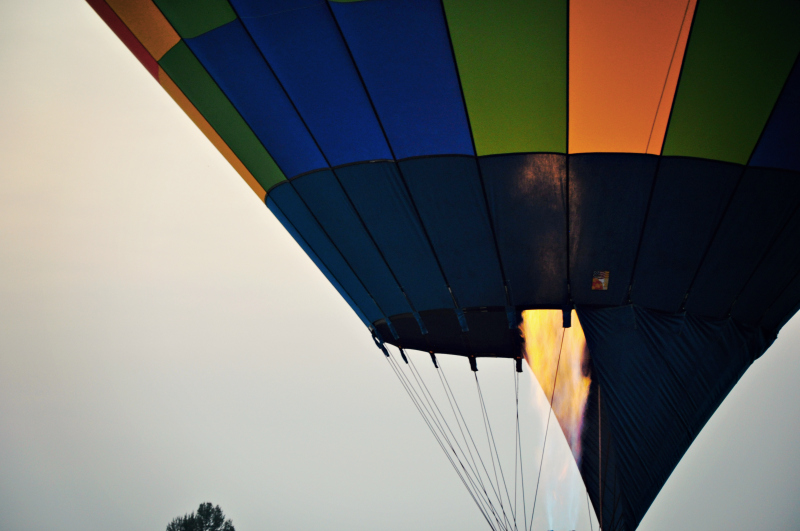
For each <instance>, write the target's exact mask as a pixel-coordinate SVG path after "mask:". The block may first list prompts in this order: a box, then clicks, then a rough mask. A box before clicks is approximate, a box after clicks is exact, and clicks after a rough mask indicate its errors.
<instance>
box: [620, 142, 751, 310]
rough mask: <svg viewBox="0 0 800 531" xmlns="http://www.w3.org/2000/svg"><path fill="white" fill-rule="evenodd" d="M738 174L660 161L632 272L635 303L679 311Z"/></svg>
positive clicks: (722, 166) (728, 168)
mask: <svg viewBox="0 0 800 531" xmlns="http://www.w3.org/2000/svg"><path fill="white" fill-rule="evenodd" d="M741 174H742V167H741V166H739V165H738V164H732V163H727V162H715V161H710V160H703V159H690V158H680V157H664V158H662V159H661V163H660V164H659V167H658V175H657V176H656V183H655V189H654V190H653V199H652V201H651V204H650V212H649V213H648V216H647V221H646V224H645V228H644V236H643V238H642V247H641V249H640V251H639V259H638V261H637V264H636V271H635V272H634V279H633V287H632V289H631V299H632V300H633V302H635V303H636V304H640V305H643V306H646V307H648V308H653V309H657V310H662V311H665V312H677V311H678V310H679V309H680V307H681V304H683V298H684V296H685V295H686V291H687V290H688V289H689V285H690V284H691V282H692V279H693V278H694V275H695V273H696V272H697V268H698V267H700V261H701V260H702V259H703V254H704V253H705V250H706V248H707V247H708V243H709V241H711V237H712V236H713V234H714V230H715V229H716V227H717V225H719V220H720V218H721V217H722V214H723V213H724V212H725V207H726V205H727V204H728V200H729V199H730V196H731V194H732V193H733V189H734V188H735V186H736V183H737V181H738V180H739V177H740V176H741ZM612 281H613V279H612Z"/></svg>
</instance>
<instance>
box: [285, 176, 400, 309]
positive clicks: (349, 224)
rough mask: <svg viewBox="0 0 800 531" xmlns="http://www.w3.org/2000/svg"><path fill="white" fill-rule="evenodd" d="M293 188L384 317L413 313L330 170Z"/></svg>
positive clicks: (301, 180)
mask: <svg viewBox="0 0 800 531" xmlns="http://www.w3.org/2000/svg"><path fill="white" fill-rule="evenodd" d="M292 185H293V186H294V188H295V190H296V191H297V193H298V194H300V196H301V197H302V198H303V201H304V202H305V204H306V205H307V206H308V208H309V209H311V211H312V212H313V213H314V216H315V217H316V218H317V220H318V221H319V222H320V223H321V224H322V225H323V226H324V227H325V232H327V233H328V236H329V237H330V238H331V241H332V242H333V244H334V245H335V246H336V248H337V249H338V250H339V252H341V253H342V256H343V257H344V258H345V260H347V263H348V264H350V267H351V268H352V270H353V271H354V272H355V274H356V275H357V276H358V278H359V279H360V280H361V282H362V283H363V284H364V286H365V287H366V289H367V290H368V291H369V293H370V294H371V295H372V297H373V298H374V299H375V301H376V303H377V305H378V307H379V308H380V309H381V310H382V313H383V314H384V315H397V314H401V313H410V312H411V307H410V306H409V305H408V302H407V301H406V299H405V297H404V296H403V293H402V292H401V291H400V287H399V286H398V285H397V282H396V281H395V280H394V278H393V277H392V273H391V271H390V270H389V267H388V266H387V265H386V262H385V261H384V260H383V257H382V256H381V255H380V253H379V252H378V249H377V248H376V247H375V244H374V243H373V241H372V240H371V239H370V237H369V234H368V233H367V231H366V229H364V226H363V224H362V223H361V220H360V219H359V217H358V214H357V213H356V211H355V210H354V209H353V206H352V204H351V203H350V200H349V199H348V198H347V195H346V194H345V193H344V190H342V187H341V185H340V184H339V182H338V181H337V180H336V176H335V175H334V174H333V172H332V171H330V170H325V171H321V172H314V173H309V174H307V175H303V176H302V177H298V178H297V179H295V180H293V181H292Z"/></svg>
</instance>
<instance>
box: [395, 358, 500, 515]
mask: <svg viewBox="0 0 800 531" xmlns="http://www.w3.org/2000/svg"><path fill="white" fill-rule="evenodd" d="M386 360H387V362H388V363H389V366H390V367H391V368H392V371H393V372H394V373H395V376H397V379H398V380H399V381H400V384H401V385H402V386H403V389H405V391H406V394H408V397H409V398H410V399H411V402H412V403H413V404H414V407H416V408H417V411H419V413H420V416H422V420H423V421H424V422H425V424H426V425H427V426H428V429H429V430H430V431H431V434H433V437H434V439H435V440H436V442H437V444H438V445H439V447H440V448H441V449H442V451H443V452H444V454H445V457H447V460H448V461H449V462H450V464H451V466H452V467H453V469H454V470H455V472H456V474H457V475H458V477H459V479H460V480H461V482H462V484H463V485H464V487H465V488H466V489H467V492H469V494H470V496H471V497H472V499H473V501H474V502H475V504H476V505H477V506H478V509H479V510H480V511H481V514H483V517H484V518H485V519H486V521H487V523H488V524H489V527H490V528H491V529H492V530H496V529H498V528H497V527H495V526H494V525H493V523H492V521H491V520H490V519H489V516H488V515H487V513H486V510H485V509H484V507H483V505H482V504H481V503H480V502H479V501H478V499H477V498H476V497H475V494H474V492H473V489H472V488H470V485H469V482H468V481H467V480H465V479H464V475H462V473H461V471H460V470H459V466H458V465H456V463H455V461H454V460H453V457H452V456H451V454H450V452H448V450H447V447H446V445H445V443H444V442H443V441H442V437H441V436H440V434H441V431H437V428H439V430H440V429H441V426H439V425H438V424H437V422H436V420H435V419H433V418H432V415H430V412H429V411H427V409H426V408H425V404H424V403H423V402H422V399H421V398H420V396H419V393H418V392H417V390H416V389H415V388H414V386H413V384H412V383H411V381H410V380H409V379H408V377H407V376H406V375H405V373H404V372H403V371H402V369H401V367H400V366H399V365H398V363H397V361H396V360H395V359H394V358H393V357H392V356H391V354H390V355H389V356H387V357H386ZM429 415H430V416H429ZM451 450H452V447H451ZM459 464H461V463H459ZM461 468H462V470H464V467H463V464H461Z"/></svg>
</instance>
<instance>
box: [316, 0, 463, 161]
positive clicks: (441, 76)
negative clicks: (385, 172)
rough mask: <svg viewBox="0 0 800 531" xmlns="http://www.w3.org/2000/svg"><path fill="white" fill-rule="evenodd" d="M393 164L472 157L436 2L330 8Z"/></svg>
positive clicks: (397, 0)
mask: <svg viewBox="0 0 800 531" xmlns="http://www.w3.org/2000/svg"><path fill="white" fill-rule="evenodd" d="M331 8H332V9H333V12H334V14H335V16H336V20H337V21H338V23H339V26H340V27H341V30H342V33H343V34H344V37H345V39H346V41H347V44H348V46H349V48H350V51H351V52H352V55H353V57H354V59H355V62H356V64H357V66H358V70H359V72H360V73H361V76H362V77H363V79H364V82H365V83H366V86H367V90H368V92H369V95H370V96H371V98H372V102H373V103H374V105H375V108H376V110H377V113H378V116H379V117H380V121H381V123H382V124H383V128H384V130H385V131H386V135H387V137H388V139H389V144H390V145H391V147H392V149H393V151H394V155H395V157H394V158H395V159H404V158H407V157H415V156H420V155H472V154H473V150H472V139H471V137H470V132H469V126H468V124H467V116H466V113H465V112H464V102H463V100H462V99H461V89H460V86H459V81H458V75H457V73H456V68H455V64H454V62H453V56H452V52H451V50H450V41H449V38H448V34H447V26H446V23H445V20H444V13H443V12H442V7H441V4H440V3H439V1H438V0H383V1H381V2H355V3H349V4H331Z"/></svg>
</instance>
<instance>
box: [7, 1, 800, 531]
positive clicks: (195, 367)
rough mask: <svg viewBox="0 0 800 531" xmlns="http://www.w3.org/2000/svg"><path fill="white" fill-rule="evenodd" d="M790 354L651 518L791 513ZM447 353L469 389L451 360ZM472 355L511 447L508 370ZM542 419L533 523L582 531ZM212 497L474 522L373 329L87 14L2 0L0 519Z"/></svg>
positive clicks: (304, 510)
mask: <svg viewBox="0 0 800 531" xmlns="http://www.w3.org/2000/svg"><path fill="white" fill-rule="evenodd" d="M798 350H800V320H798V319H794V320H792V321H790V323H789V324H788V325H787V326H786V327H785V328H784V329H783V330H782V331H781V334H780V336H779V338H778V340H777V341H776V342H775V344H774V345H773V347H772V348H771V349H770V350H769V351H768V352H767V353H766V354H765V355H764V356H763V357H762V358H761V359H759V360H758V361H757V362H756V363H755V364H754V365H753V367H751V369H750V370H749V371H748V372H747V373H746V374H745V376H744V377H743V378H742V380H741V381H740V383H739V384H738V385H737V386H736V388H734V390H733V391H732V392H731V394H730V395H729V396H728V398H727V399H726V400H725V402H724V403H723V404H722V406H721V407H720V408H719V410H718V411H717V412H716V413H715V415H714V416H713V417H712V418H711V420H710V421H709V422H708V424H707V426H706V427H705V429H704V430H703V431H702V432H701V433H700V435H699V436H698V438H697V440H696V441H695V443H694V445H693V446H692V447H691V448H690V449H689V451H688V452H687V454H686V455H685V457H684V458H683V460H682V461H681V463H680V464H679V465H678V467H677V468H676V470H675V472H674V473H673V474H672V476H671V477H670V479H669V481H668V482H667V484H666V485H665V487H664V489H663V490H662V491H661V493H660V494H659V496H658V497H657V498H656V500H655V502H654V504H653V506H652V507H651V508H650V511H649V512H648V513H647V515H646V516H645V518H644V520H643V522H642V524H641V526H640V529H642V530H645V531H656V530H667V529H689V530H693V529H697V530H700V529H702V530H709V529H712V530H714V529H725V530H737V529H742V530H743V529H754V528H762V529H767V528H769V529H797V528H800V458H798V456H797V451H796V448H797V440H798V438H799V437H798V436H800V386H798V385H797V381H798V379H799V378H800V353H799V352H798ZM412 355H413V356H414V358H413V359H415V360H416V361H417V363H418V366H419V367H420V370H421V372H422V373H423V376H424V377H426V378H428V377H430V378H435V373H433V369H432V366H431V365H430V360H429V359H428V358H427V355H424V356H423V355H422V354H419V353H417V354H412ZM440 360H441V362H442V365H443V367H444V368H445V369H446V371H447V374H448V376H449V377H451V378H452V383H453V385H454V389H455V391H456V393H457V394H458V396H462V397H463V398H464V403H465V404H467V403H468V402H469V400H470V399H472V398H474V396H473V395H471V394H470V393H474V388H471V387H470V385H474V382H472V380H471V378H472V373H471V372H470V371H469V368H468V364H467V362H466V360H463V359H461V358H454V357H448V356H440ZM480 369H481V370H480V372H479V376H480V378H481V385H482V386H484V392H485V393H486V396H487V403H488V405H487V407H489V408H490V409H491V412H492V414H493V416H492V418H493V419H497V424H496V427H497V428H498V433H500V432H502V434H500V435H499V443H500V444H501V446H502V445H503V443H504V442H507V440H506V439H504V437H505V435H507V434H508V433H511V434H512V435H513V429H512V430H511V431H509V430H508V429H505V428H509V427H510V426H511V425H510V421H509V418H510V414H511V413H510V412H511V409H510V408H509V407H508V405H509V404H512V402H511V400H513V383H512V380H511V374H512V372H511V371H512V369H511V368H510V362H509V361H508V360H490V361H484V360H481V365H480ZM522 382H523V385H522V389H521V395H520V396H521V406H520V407H521V413H520V414H521V415H522V417H523V422H524V423H525V427H524V430H525V431H524V434H525V441H529V442H526V443H524V458H525V459H527V463H528V466H529V467H535V466H536V465H537V464H538V463H537V460H538V456H539V455H541V451H542V446H541V444H542V443H541V440H542V439H541V437H542V433H543V428H544V425H545V418H544V415H545V412H546V407H545V406H543V400H545V399H544V397H543V395H542V394H541V391H540V390H539V389H538V387H536V386H534V385H531V382H530V379H529V374H528V373H527V372H526V374H525V378H523V379H522ZM509 393H510V394H509ZM493 422H494V420H493ZM551 428H552V426H551ZM552 433H553V432H551V438H550V439H548V443H547V444H548V446H547V448H546V452H545V464H544V467H543V473H542V486H541V487H540V489H541V490H540V493H539V496H540V497H541V498H540V499H542V500H543V501H542V505H541V507H542V509H541V510H539V509H537V511H538V512H537V515H536V518H535V522H534V524H535V525H534V528H535V529H547V528H555V529H568V528H569V529H571V528H573V527H574V528H575V529H587V528H589V526H590V525H592V526H594V529H596V520H595V519H594V517H593V516H592V517H591V518H592V523H591V524H590V523H589V518H590V516H589V513H588V511H587V509H586V505H585V494H583V491H582V489H583V487H582V485H581V484H580V480H579V477H578V476H577V469H576V468H575V465H574V462H570V461H569V449H568V447H567V446H566V441H565V440H564V438H563V436H561V434H560V431H559V430H555V435H553V434H552ZM504 434H505V435H504ZM506 446H508V445H507V444H506ZM510 449H511V450H510V451H511V454H512V455H513V443H512V446H511V447H510ZM505 455H508V454H505ZM526 488H527V487H526ZM528 494H530V491H529V492H528ZM582 496H583V497H582ZM205 501H211V502H213V503H215V504H220V505H221V507H222V508H223V510H224V511H225V512H226V514H227V515H228V516H229V517H231V518H232V519H233V521H234V524H235V525H236V528H237V530H239V531H247V530H256V529H257V530H271V529H276V530H277V529H280V530H294V529H298V530H299V529H320V530H345V529H346V530H354V531H355V530H375V529H381V530H411V529H414V530H450V529H452V530H456V529H458V530H472V529H475V530H477V529H486V528H487V526H486V523H485V521H483V519H482V517H481V515H480V513H479V512H478V511H477V509H476V508H475V506H474V504H473V502H472V500H471V499H470V498H469V496H468V494H467V492H466V491H465V489H464V488H463V487H462V485H461V484H460V482H459V480H458V478H457V476H456V475H455V474H454V473H453V471H452V469H451V468H450V465H449V464H448V462H447V460H446V459H445V458H444V456H443V455H442V453H441V450H440V449H439V448H438V446H437V445H436V443H435V441H434V440H433V438H432V437H431V435H430V433H429V432H428V431H427V428H426V427H425V424H424V423H423V422H422V420H421V419H420V418H419V415H418V413H417V412H416V410H415V409H414V407H413V406H412V404H411V403H410V401H409V399H408V397H407V396H406V395H405V393H404V391H403V389H402V387H401V386H400V384H399V383H398V381H397V380H396V379H395V376H394V373H393V372H392V371H391V370H390V368H389V366H388V365H387V363H386V361H385V359H384V357H383V356H382V355H381V354H380V352H379V351H378V350H377V349H376V348H375V346H374V345H373V343H372V340H371V338H370V336H369V334H368V332H367V330H366V329H365V328H364V326H363V324H362V323H361V322H360V321H359V320H358V318H357V317H356V316H355V314H354V313H353V312H352V311H351V310H350V308H349V307H348V306H347V304H346V303H345V302H344V301H343V300H342V299H341V297H340V296H339V295H338V293H337V292H336V290H335V289H334V288H333V287H332V286H331V285H330V284H329V283H328V282H327V280H326V279H325V278H324V277H323V275H322V274H321V273H320V272H319V271H318V270H317V269H316V267H315V266H314V265H313V263H312V262H311V261H310V260H309V259H308V258H307V257H306V255H305V254H304V253H303V251H302V250H301V249H300V248H299V246H298V245H297V244H296V243H295V242H294V241H293V240H292V239H291V237H290V236H289V235H288V234H287V233H286V232H285V231H284V229H283V228H282V227H281V226H280V224H279V223H278V222H277V221H276V220H275V218H274V217H273V216H272V214H271V213H270V212H269V211H268V210H267V209H266V207H265V206H264V205H263V203H261V202H260V200H259V199H258V198H257V197H256V196H255V195H254V194H253V193H252V192H251V191H250V189H249V188H248V187H247V186H246V185H245V183H244V182H243V181H242V180H241V178H239V176H238V175H237V174H236V173H235V172H234V171H233V170H232V169H231V168H230V167H229V166H228V164H227V162H226V161H225V160H224V159H223V158H222V156H221V155H220V154H219V153H218V152H216V150H215V149H214V148H213V147H212V145H211V144H210V143H209V142H208V140H206V138H205V137H204V136H203V135H202V133H200V131H199V130H197V128H196V127H195V126H194V125H193V124H192V123H191V121H190V120H189V119H188V118H187V117H186V116H185V115H184V114H183V113H182V111H180V109H179V108H178V107H177V105H175V104H174V103H173V101H172V100H171V99H170V98H169V96H168V95H167V94H166V93H165V92H164V91H163V90H162V89H161V88H160V86H159V85H158V83H157V82H155V81H154V80H153V79H152V77H150V76H149V74H148V73H147V72H146V71H145V70H144V68H143V67H142V66H141V65H140V64H139V63H138V62H137V61H136V59H135V58H134V57H133V56H132V55H131V54H130V52H128V50H127V49H126V48H125V47H124V45H122V43H120V42H119V40H118V39H117V38H116V37H115V36H114V35H113V33H112V32H111V31H110V30H109V29H108V28H107V27H106V26H105V24H103V23H102V21H101V20H100V19H99V17H98V16H97V15H96V14H95V13H94V12H93V11H92V9H91V8H90V7H89V6H88V5H87V4H85V3H84V2H82V1H79V0H69V1H66V0H39V1H36V2H30V1H24V0H3V1H2V2H0V531H6V530H8V531H12V530H13V531H27V530H31V531H34V530H36V531H38V530H53V531H61V530H64V531H67V530H78V529H80V530H104V529H115V530H119V531H127V530H143V529H164V528H165V527H166V524H167V523H168V522H169V521H170V520H171V519H172V518H173V517H175V516H178V515H181V514H184V513H186V512H189V511H191V510H194V509H195V508H196V507H197V505H198V504H200V503H201V502H205Z"/></svg>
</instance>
